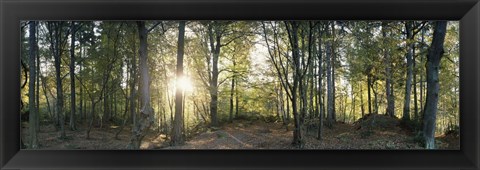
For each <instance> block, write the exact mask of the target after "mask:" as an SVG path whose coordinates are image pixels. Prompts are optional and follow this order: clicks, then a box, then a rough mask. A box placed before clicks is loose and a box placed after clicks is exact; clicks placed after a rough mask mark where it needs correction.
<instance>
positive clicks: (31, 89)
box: [28, 21, 38, 149]
mask: <svg viewBox="0 0 480 170" xmlns="http://www.w3.org/2000/svg"><path fill="white" fill-rule="evenodd" d="M36 25H37V23H36V21H30V23H29V38H28V43H29V55H30V56H29V60H28V66H29V74H30V75H29V80H28V110H29V118H28V119H29V125H28V128H29V135H30V140H29V141H30V148H31V149H36V148H38V139H37V126H36V120H37V116H38V113H37V109H36V108H35V106H36V104H35V79H36V68H35V67H36V63H35V58H36V57H37V42H36V41H37V40H36V39H37V37H36V36H37V34H36Z"/></svg>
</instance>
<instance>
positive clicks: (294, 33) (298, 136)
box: [285, 21, 304, 148]
mask: <svg viewBox="0 0 480 170" xmlns="http://www.w3.org/2000/svg"><path fill="white" fill-rule="evenodd" d="M285 25H286V27H287V32H288V33H289V36H288V38H289V40H290V45H291V47H292V57H293V65H294V76H293V87H292V90H291V95H292V98H291V102H292V109H293V120H294V130H293V141H292V145H293V146H295V147H298V148H303V144H304V143H303V139H302V131H301V122H300V116H299V113H298V105H297V100H298V99H297V97H298V96H297V94H298V92H299V90H300V89H298V86H299V84H300V83H301V73H300V72H301V70H300V54H299V46H298V27H299V24H298V23H297V22H295V21H290V22H285Z"/></svg>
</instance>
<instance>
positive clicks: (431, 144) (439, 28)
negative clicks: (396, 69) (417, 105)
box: [423, 21, 447, 149]
mask: <svg viewBox="0 0 480 170" xmlns="http://www.w3.org/2000/svg"><path fill="white" fill-rule="evenodd" d="M446 29H447V21H436V22H435V25H434V32H433V40H432V44H431V45H430V48H429V49H428V54H427V64H426V69H427V98H426V102H425V115H424V119H423V122H424V125H423V135H424V138H425V148H426V149H435V126H436V119H437V105H438V90H439V83H438V82H439V78H438V71H439V67H440V60H441V59H442V56H443V53H444V50H443V42H444V40H445V34H446Z"/></svg>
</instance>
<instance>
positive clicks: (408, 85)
mask: <svg viewBox="0 0 480 170" xmlns="http://www.w3.org/2000/svg"><path fill="white" fill-rule="evenodd" d="M412 24H413V21H407V22H406V23H405V30H406V32H407V43H406V44H407V77H406V82H405V98H404V99H405V100H404V104H403V116H402V120H403V121H408V120H410V94H411V92H412V71H413V65H412V55H413V54H412V50H413V46H414V45H415V44H414V43H413V38H414V35H413V25H412Z"/></svg>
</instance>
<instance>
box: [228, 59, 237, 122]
mask: <svg viewBox="0 0 480 170" xmlns="http://www.w3.org/2000/svg"><path fill="white" fill-rule="evenodd" d="M233 56H234V57H235V55H233ZM235 65H236V62H235V58H233V69H234V70H233V71H234V73H233V74H236V73H235V72H236V70H235ZM235 76H236V75H233V77H232V84H231V88H230V112H229V113H230V114H229V115H230V116H229V121H230V122H232V121H233V95H234V92H235Z"/></svg>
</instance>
